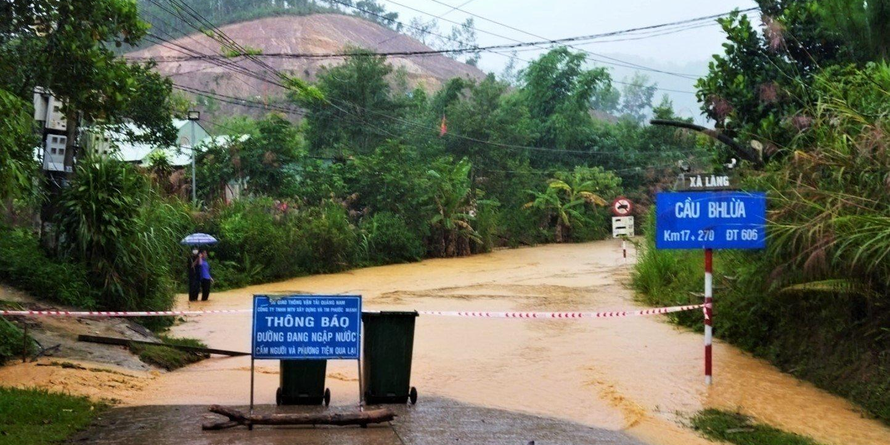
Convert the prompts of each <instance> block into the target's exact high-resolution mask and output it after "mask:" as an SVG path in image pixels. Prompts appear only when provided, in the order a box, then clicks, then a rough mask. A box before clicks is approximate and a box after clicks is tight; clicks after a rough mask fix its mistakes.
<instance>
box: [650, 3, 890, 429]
mask: <svg viewBox="0 0 890 445" xmlns="http://www.w3.org/2000/svg"><path fill="white" fill-rule="evenodd" d="M762 3H763V7H764V8H765V9H764V10H765V11H768V12H769V15H767V16H766V25H767V26H765V28H764V32H763V33H760V32H757V31H755V30H754V29H753V27H752V25H751V24H750V23H748V22H747V21H746V20H744V19H741V18H729V19H727V20H725V21H724V22H723V25H724V29H725V30H726V31H727V34H728V39H729V40H730V43H729V44H727V45H726V54H724V55H719V56H716V57H715V62H714V63H713V64H712V65H711V72H710V74H709V75H708V76H707V77H706V78H705V79H703V80H701V81H700V83H699V87H700V94H701V95H702V97H703V98H707V103H706V106H705V110H706V111H707V112H709V113H712V115H714V117H715V118H717V119H718V125H719V126H720V127H722V128H724V129H725V130H726V131H727V132H732V133H733V134H735V135H736V136H737V138H738V139H740V140H742V141H748V140H758V141H763V142H764V145H765V146H766V148H767V150H766V151H765V153H764V155H765V157H766V158H767V161H768V162H767V165H766V168H765V169H763V170H761V171H755V170H746V171H745V172H744V175H743V185H744V187H746V188H749V189H755V190H765V191H767V193H768V198H769V209H770V210H769V215H768V218H769V226H768V229H767V230H768V234H769V240H768V248H767V250H766V251H765V252H747V253H746V252H729V251H721V252H719V253H718V254H717V255H716V259H715V262H716V264H715V267H716V268H717V271H716V272H717V276H716V278H715V279H716V283H717V284H716V285H717V286H718V290H717V292H716V295H715V301H716V303H715V304H716V307H717V309H716V310H717V311H718V312H717V313H718V317H719V319H718V322H717V324H716V326H715V331H716V333H717V335H718V336H721V337H723V338H725V339H727V340H729V341H731V342H733V343H735V344H737V345H740V346H741V347H743V348H745V349H747V350H749V351H752V352H754V353H755V354H757V355H759V356H762V357H765V358H767V359H769V360H771V361H772V362H773V363H775V364H777V365H778V366H779V367H780V368H782V369H784V370H786V371H789V372H792V373H794V374H795V375H797V376H800V377H802V378H805V379H808V380H811V381H813V382H814V383H816V384H817V385H819V386H821V387H823V388H826V389H828V390H830V391H833V392H836V393H838V394H841V395H844V396H846V397H849V398H851V399H852V400H854V401H856V402H858V403H859V404H861V405H862V406H863V407H864V408H865V409H866V410H867V411H868V412H869V413H871V414H873V415H875V416H877V417H878V418H880V419H882V420H884V421H886V422H890V352H888V351H890V332H888V330H887V326H890V310H888V305H887V303H888V301H887V295H888V290H890V289H888V286H890V270H888V263H887V261H886V256H887V253H888V252H890V243H888V240H890V211H888V209H890V201H888V199H887V196H888V193H887V188H888V184H890V182H888V178H890V158H888V153H887V146H888V143H890V138H888V136H887V135H888V130H890V128H888V126H887V123H888V120H887V117H888V115H890V105H888V102H887V98H888V92H890V66H888V65H887V63H886V61H885V56H886V44H887V41H886V39H887V37H888V35H887V34H886V33H883V34H882V33H880V28H879V27H876V26H871V25H870V24H876V23H886V20H887V18H886V17H881V14H882V13H883V14H886V12H887V11H888V9H887V8H886V6H883V5H885V2H869V4H868V7H867V8H865V9H862V8H863V7H864V6H863V2H819V3H818V4H817V2H811V1H797V2H781V3H780V4H779V3H773V2H762ZM841 3H843V4H847V6H848V7H849V8H850V10H857V8H859V11H860V12H861V13H858V14H848V15H847V17H848V19H849V20H850V21H852V22H856V21H857V20H858V22H856V23H858V25H855V26H853V25H850V24H849V23H845V26H839V25H838V23H837V17H836V16H835V15H834V14H833V12H832V11H834V9H832V8H835V7H837V6H838V5H839V4H841ZM777 5H778V6H777ZM857 5H858V6H857ZM850 26H852V28H850ZM853 28H854V29H857V30H859V31H862V30H869V31H871V32H874V33H875V34H869V35H867V36H860V37H859V38H854V37H852V36H850V34H849V32H851V29H853ZM792 35H793V38H792V37H791V36H792ZM857 39H861V40H857ZM860 43H862V44H860ZM755 67H761V68H762V70H760V69H758V68H755ZM758 92H759V93H758ZM720 110H723V111H720ZM643 255H644V256H643V258H642V259H641V261H640V263H639V265H638V267H637V274H636V277H635V284H636V286H637V288H638V289H639V290H640V291H641V292H642V294H643V298H644V299H646V300H647V301H650V302H652V303H654V304H659V305H660V304H673V303H675V302H684V303H685V302H689V301H693V298H692V297H690V292H691V291H699V289H700V288H701V272H700V271H701V261H702V260H701V253H699V252H685V253H676V252H666V251H656V250H654V249H653V248H652V237H651V233H650V237H649V239H648V241H647V249H646V251H645V253H644V254H643ZM678 319H679V320H680V322H682V323H684V324H686V325H689V326H695V327H698V326H701V315H700V314H694V313H690V314H686V315H683V316H681V317H678Z"/></svg>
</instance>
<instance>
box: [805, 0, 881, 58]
mask: <svg viewBox="0 0 890 445" xmlns="http://www.w3.org/2000/svg"><path fill="white" fill-rule="evenodd" d="M813 7H814V8H816V10H817V11H818V12H819V17H820V19H821V20H822V21H823V23H824V24H825V26H826V27H828V28H829V29H830V30H832V31H834V32H835V33H836V34H837V35H838V37H839V38H840V39H841V40H842V41H843V43H844V45H843V50H844V52H846V53H848V54H849V55H850V57H852V58H854V59H855V60H857V61H859V62H870V61H876V60H885V61H886V60H888V58H890V1H887V0H868V1H865V0H827V1H821V2H818V3H816V2H814V4H813Z"/></svg>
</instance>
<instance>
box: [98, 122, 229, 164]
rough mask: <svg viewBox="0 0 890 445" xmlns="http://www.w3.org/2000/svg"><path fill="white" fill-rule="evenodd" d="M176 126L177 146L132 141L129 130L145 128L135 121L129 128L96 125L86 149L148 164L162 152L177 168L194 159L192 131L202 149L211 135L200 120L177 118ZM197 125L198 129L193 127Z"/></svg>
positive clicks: (139, 131)
mask: <svg viewBox="0 0 890 445" xmlns="http://www.w3.org/2000/svg"><path fill="white" fill-rule="evenodd" d="M173 126H174V127H175V128H176V130H177V137H176V140H177V142H178V144H177V145H173V146H169V147H159V146H156V145H151V144H147V143H144V142H132V141H130V140H129V137H128V136H127V133H132V134H134V135H141V134H143V133H144V132H143V130H142V129H140V128H138V127H137V126H135V125H133V124H125V129H117V128H114V129H108V128H103V127H101V126H96V127H93V128H91V129H90V130H89V131H88V134H87V136H86V142H85V145H86V149H87V150H92V151H93V152H94V153H98V154H100V155H104V156H114V157H116V158H118V159H120V160H122V161H124V162H129V163H133V164H136V165H140V166H148V165H149V163H150V161H149V160H150V158H151V155H152V153H155V152H162V153H163V154H164V155H165V156H166V158H167V161H168V162H169V163H170V165H171V166H173V167H184V166H186V165H190V164H191V162H192V134H193V131H194V138H195V140H196V141H198V143H197V144H196V146H197V149H198V150H200V147H201V145H202V144H204V143H205V141H210V140H211V137H210V134H209V133H207V130H205V129H204V127H202V126H201V124H199V123H198V122H196V121H188V120H181V119H174V120H173ZM192 126H194V128H192Z"/></svg>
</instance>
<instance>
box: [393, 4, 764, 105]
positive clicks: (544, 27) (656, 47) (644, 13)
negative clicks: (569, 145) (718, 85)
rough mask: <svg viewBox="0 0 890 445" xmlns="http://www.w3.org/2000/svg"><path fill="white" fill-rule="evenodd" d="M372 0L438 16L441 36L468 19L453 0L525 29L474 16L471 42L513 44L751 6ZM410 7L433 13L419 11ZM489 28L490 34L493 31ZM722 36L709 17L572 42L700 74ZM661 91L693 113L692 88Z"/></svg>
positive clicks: (402, 14)
mask: <svg viewBox="0 0 890 445" xmlns="http://www.w3.org/2000/svg"><path fill="white" fill-rule="evenodd" d="M379 1H380V2H381V3H382V4H384V5H385V6H386V8H387V10H390V11H396V12H398V13H399V20H400V21H401V22H404V23H408V22H409V21H410V19H411V18H412V17H419V18H422V19H423V20H425V21H427V20H429V19H431V18H432V17H435V16H439V15H442V14H444V15H442V16H441V18H440V19H439V27H440V32H441V33H442V34H447V33H448V32H449V31H450V28H451V26H453V24H452V23H448V22H447V21H446V20H452V21H455V22H463V21H464V20H466V19H467V18H468V17H471V16H470V15H468V14H467V13H464V12H461V11H459V10H452V8H451V7H453V6H457V7H459V8H460V9H462V10H465V11H467V12H470V13H473V14H476V15H478V16H480V17H484V18H486V19H490V20H493V21H497V22H500V23H501V24H504V25H509V26H510V27H512V28H517V29H518V30H522V31H526V32H528V33H529V34H526V33H523V32H520V31H518V30H516V29H511V28H508V27H505V26H502V25H499V24H495V23H492V22H490V21H486V20H484V19H482V18H480V17H476V18H474V20H475V24H476V28H477V40H478V43H479V45H481V46H485V45H497V44H502V43H513V42H514V41H516V40H518V41H523V42H527V41H537V40H542V39H541V38H538V37H535V36H533V35H537V36H541V37H544V38H547V39H559V38H564V37H573V36H581V35H590V34H599V33H604V32H611V31H618V30H623V29H628V28H637V27H642V26H649V25H656V24H660V23H667V22H675V21H681V20H686V19H691V18H695V17H702V16H708V15H713V14H720V13H724V12H728V11H731V10H733V9H735V8H739V9H745V8H751V7H754V6H757V5H756V3H755V2H754V1H751V0H747V1H746V0H716V1H715V0H711V1H708V0H670V1H644V0H617V1H616V0H609V1H607V0H379ZM437 1H438V3H437ZM400 4H401V5H400ZM402 5H404V6H402ZM446 5H450V6H446ZM461 5H463V6H461ZM411 8H414V9H415V10H412V9H411ZM417 10H419V11H423V12H425V13H428V14H432V15H427V14H423V13H421V12H418V11H417ZM489 33H491V34H489ZM492 34H497V36H496V35H492ZM723 37H724V36H723V33H722V31H721V30H720V27H719V26H718V25H716V23H714V24H713V25H709V26H705V27H700V28H697V29H691V30H686V31H683V32H677V33H673V34H667V35H660V36H654V37H651V38H647V39H643V40H635V41H622V42H598V43H587V44H582V45H576V46H577V47H580V48H583V49H586V50H588V51H591V52H593V53H597V54H602V55H606V56H609V57H613V58H616V59H619V60H621V61H629V62H632V63H636V64H639V65H644V66H648V67H653V68H657V69H660V70H666V71H672V72H678V73H684V74H694V75H702V74H704V73H705V71H706V67H707V61H708V60H709V59H710V58H711V56H712V55H713V54H715V53H719V52H721V50H722V48H721V46H720V45H721V44H722V43H723V42H724V38H723ZM538 54H540V51H530V52H526V51H523V52H520V53H518V57H520V58H522V59H526V60H530V59H534V58H535V57H536V56H537V55H538ZM590 57H594V56H590ZM507 60H508V58H507V57H504V56H500V55H497V54H492V53H484V54H483V55H482V60H481V61H480V63H479V67H480V68H482V69H483V70H485V71H489V72H495V73H499V72H501V71H502V69H503V67H504V66H505V64H506V63H507ZM601 60H605V59H601ZM519 63H520V65H524V62H522V61H519ZM603 66H611V65H603ZM631 74H633V71H632V70H629V69H627V68H614V69H613V78H615V79H616V80H621V79H623V78H626V77H627V76H630V75H631ZM647 74H649V75H650V77H651V78H652V80H653V81H656V82H657V83H658V84H659V86H660V87H662V88H664V89H676V90H679V91H692V90H693V88H692V85H693V84H694V80H689V79H683V78H682V77H678V76H671V75H664V74H658V73H651V72H650V73H647ZM619 87H620V86H619ZM665 93H666V94H669V95H670V97H671V98H672V99H673V100H674V102H675V105H677V106H678V108H681V109H685V110H686V111H685V112H684V113H683V114H685V115H688V116H692V117H698V116H697V115H698V110H697V106H696V105H695V102H694V98H692V97H691V96H692V95H691V94H688V93H678V92H671V91H662V92H660V93H659V95H658V96H660V95H661V94H665Z"/></svg>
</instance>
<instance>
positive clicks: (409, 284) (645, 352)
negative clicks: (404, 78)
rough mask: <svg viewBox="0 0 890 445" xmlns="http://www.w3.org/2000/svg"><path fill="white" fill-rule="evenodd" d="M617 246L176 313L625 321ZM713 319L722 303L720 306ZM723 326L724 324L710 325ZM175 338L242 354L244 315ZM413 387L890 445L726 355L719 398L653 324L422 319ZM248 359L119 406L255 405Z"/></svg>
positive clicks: (163, 385)
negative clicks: (320, 309)
mask: <svg viewBox="0 0 890 445" xmlns="http://www.w3.org/2000/svg"><path fill="white" fill-rule="evenodd" d="M629 272H630V266H629V265H624V264H623V262H622V259H621V251H620V243H619V242H614V241H603V242H597V243H589V244H571V245H550V246H543V247H535V248H526V249H517V250H505V251H498V252H494V253H491V254H487V255H478V256H474V257H469V258H460V259H448V260H428V261H424V262H421V263H414V264H406V265H394V266H384V267H375V268H368V269H361V270H356V271H351V272H345V273H339V274H331V275H320V276H310V277H303V278H298V279H293V280H288V281H284V282H280V283H274V284H269V285H263V286H254V287H249V288H244V289H238V290H233V291H229V292H223V293H215V294H213V295H212V296H211V300H210V301H208V302H206V303H201V302H199V303H191V304H190V305H189V303H188V302H187V301H186V299H185V297H184V296H181V297H180V300H179V306H178V307H179V308H180V309H186V308H190V309H245V308H250V307H251V298H252V295H253V294H262V293H282V292H290V293H332V294H333V293H349V294H361V295H362V296H363V297H364V308H365V309H366V310H388V309H392V310H443V311H453V310H459V311H511V310H519V311H596V310H619V309H629V308H633V307H635V306H636V305H635V303H633V294H632V291H630V290H629V289H628V288H627V286H626V284H627V281H628V280H629ZM715 301H716V305H717V306H718V307H719V301H720V296H719V294H718V295H715ZM716 323H717V325H718V326H719V319H717V320H716ZM174 334H175V335H181V336H189V337H197V338H200V339H202V340H204V342H205V343H207V344H208V346H210V347H215V348H225V349H235V350H245V351H246V350H249V346H250V316H249V314H229V315H213V316H201V317H193V318H190V319H189V320H188V321H187V322H185V323H184V324H182V325H179V326H177V327H175V328H174ZM416 335H417V336H416V340H415V345H414V369H413V381H412V384H413V385H414V386H416V387H417V388H418V391H419V392H420V401H419V402H418V403H423V400H424V397H434V396H435V397H443V398H448V399H452V400H456V401H459V402H463V403H467V404H473V405H476V406H484V407H488V408H494V409H501V410H509V411H512V412H518V413H523V414H533V415H540V416H547V417H551V418H556V419H564V420H566V421H571V422H576V423H578V424H583V425H588V426H592V427H597V428H604V429H611V430H624V431H626V432H628V433H629V434H631V435H632V436H635V437H637V438H638V439H640V440H642V441H645V442H647V443H652V444H696V443H709V442H707V441H705V440H704V439H702V438H700V437H699V436H697V435H696V434H695V433H694V432H693V431H691V430H689V429H688V428H686V427H684V426H683V424H684V423H685V421H686V419H687V418H688V416H689V415H691V414H693V413H695V412H696V411H698V410H700V409H702V408H703V407H718V408H724V409H730V410H736V409H738V410H740V411H741V412H743V413H745V414H749V415H751V416H753V417H755V418H757V419H759V420H761V421H763V422H766V423H769V424H771V425H774V426H776V427H779V428H782V429H786V430H789V431H793V432H796V433H800V434H805V435H809V436H812V437H814V438H816V439H817V440H819V441H822V442H825V443H830V444H838V445H840V444H844V445H856V444H863V445H865V444H874V445H877V444H887V443H890V429H888V428H887V427H885V426H883V425H881V424H880V423H878V422H876V421H873V420H868V419H864V418H863V417H862V415H860V414H859V413H858V412H857V411H856V409H855V408H854V407H853V406H852V405H851V404H850V403H849V402H846V401H845V400H843V399H841V398H838V397H835V396H832V395H829V394H828V393H826V392H824V391H821V390H818V389H816V388H814V387H813V386H812V385H809V384H807V383H803V382H800V381H799V380H796V379H794V378H793V377H791V376H789V375H787V374H783V373H781V372H779V371H778V370H776V369H775V368H773V367H772V366H770V365H769V364H767V363H765V362H763V361H761V360H757V359H755V358H752V357H750V356H749V355H747V354H744V353H742V352H740V351H739V350H737V349H735V348H733V347H731V346H729V345H726V344H724V343H720V342H718V343H716V346H715V355H714V363H715V384H714V385H713V386H712V387H710V388H706V387H705V386H704V384H703V376H702V366H703V365H702V353H703V352H702V337H701V335H699V334H697V333H692V332H688V331H685V330H681V329H678V328H676V327H674V326H672V325H670V324H668V323H667V322H666V320H665V319H664V318H663V316H655V317H634V318H617V319H594V320H590V319H582V320H515V319H469V318H454V317H436V316H421V317H420V318H419V319H418V322H417V334H416ZM249 367H250V359H249V358H213V359H210V360H206V361H204V362H201V363H199V364H196V365H193V366H190V367H187V368H185V369H182V370H179V371H176V372H172V373H169V374H164V375H162V376H160V377H158V378H156V379H154V381H153V382H152V384H151V386H150V387H151V389H150V390H147V391H139V392H134V393H133V394H132V396H131V397H126V398H124V403H125V404H128V405H180V404H192V405H193V404H214V403H217V404H233V405H243V404H246V403H247V402H248V400H249V382H250V380H249V379H250V374H249ZM257 367H258V371H259V372H258V374H257V391H256V397H257V403H266V404H268V403H274V398H275V388H276V387H277V385H278V369H277V367H278V362H276V361H269V362H257ZM356 379H357V369H356V363H355V362H346V361H339V362H331V363H329V365H328V379H327V385H328V386H329V387H330V388H331V391H332V392H333V401H332V405H340V406H343V405H350V404H355V403H357V401H358V383H357V381H356Z"/></svg>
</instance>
